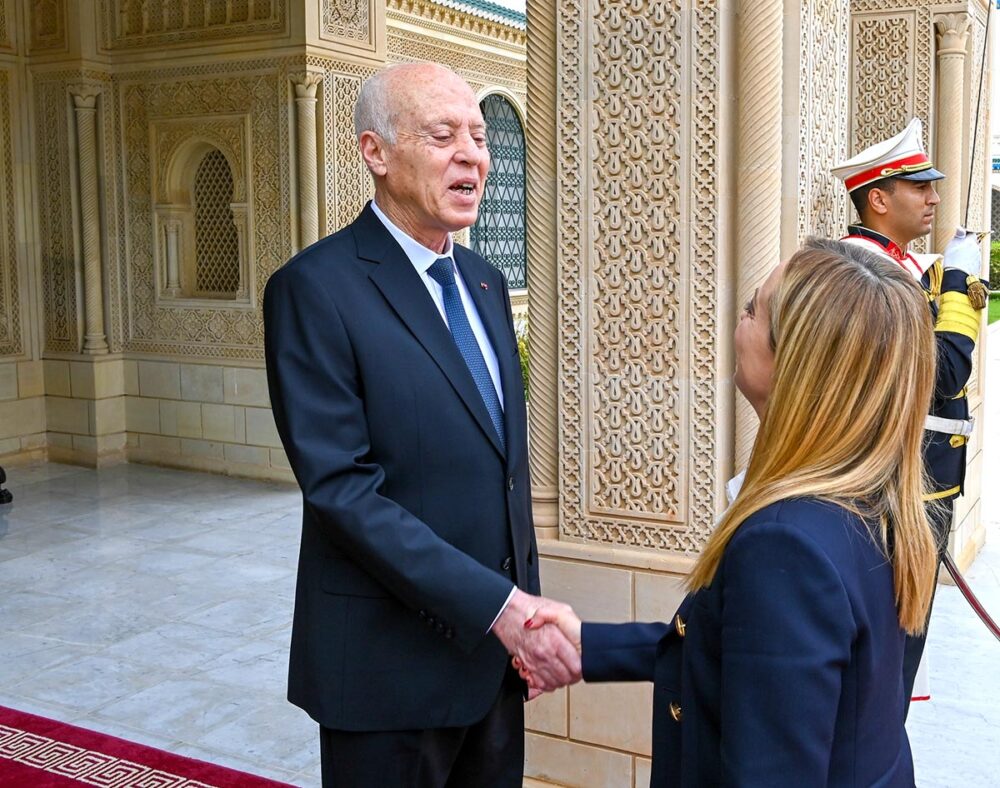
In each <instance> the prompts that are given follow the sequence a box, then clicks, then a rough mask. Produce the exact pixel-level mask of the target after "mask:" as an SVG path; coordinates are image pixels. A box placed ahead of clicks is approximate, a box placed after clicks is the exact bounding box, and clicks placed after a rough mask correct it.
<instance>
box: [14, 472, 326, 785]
mask: <svg viewBox="0 0 1000 788" xmlns="http://www.w3.org/2000/svg"><path fill="white" fill-rule="evenodd" d="M8 476H9V484H8V485H7V486H8V487H9V488H10V489H11V490H12V491H13V492H14V502H13V504H11V505H8V506H3V507H0V705H5V706H10V707H13V708H17V709H21V710H23V711H28V712H33V713H37V714H42V715H45V716H48V717H54V718H56V719H60V720H64V721H66V722H73V723H76V724H78V725H82V726H84V727H87V728H93V729H95V730H100V731H103V732H105V733H110V734H113V735H116V736H121V737H123V738H126V739H131V740H133V741H139V742H142V743H145V744H150V745H152V746H155V747H160V748H163V749H167V750H171V751H174V752H178V753H181V754H183V755H190V756H193V757H196V758H201V759H203V760H208V761H212V762H214V763H221V764H224V765H228V766H232V767H234V768H237V769H242V770H244V771H248V772H252V773H255V774H261V775H265V776H268V777H272V778H275V779H279V780H284V781H286V782H289V783H293V784H295V785H300V786H313V785H318V784H319V751H318V737H317V734H316V727H315V725H314V724H313V723H312V721H311V720H309V718H308V717H307V716H306V715H305V714H304V713H303V712H301V711H299V710H298V709H296V708H295V707H293V706H291V705H290V704H288V703H287V702H286V701H285V676H286V672H287V667H288V639H289V631H290V625H291V610H292V599H293V590H294V579H295V561H296V556H297V551H298V534H299V523H300V512H301V503H300V496H299V494H298V491H297V490H296V489H295V488H293V487H291V486H288V485H280V484H266V483H260V482H252V481H244V480H239V479H229V478H225V477H219V476H212V475H209V474H202V473H189V472H184V471H175V470H167V469H163V468H152V467H147V466H142V465H120V466H116V467H113V468H108V469H104V470H100V471H95V470H88V469H84V468H77V467H72V466H67V465H57V464H53V463H49V464H43V465H35V466H26V467H13V468H8Z"/></svg>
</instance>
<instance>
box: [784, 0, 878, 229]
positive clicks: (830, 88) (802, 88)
mask: <svg viewBox="0 0 1000 788" xmlns="http://www.w3.org/2000/svg"><path fill="white" fill-rule="evenodd" d="M799 8H800V17H799V91H798V97H799V140H798V144H799V155H798V175H799V177H798V181H799V188H798V194H799V204H798V228H797V238H796V240H797V242H798V243H800V244H801V243H802V241H803V240H804V239H805V238H806V237H807V236H809V235H823V236H828V237H832V238H839V237H840V236H841V235H843V233H844V231H845V229H846V225H847V221H848V204H849V200H848V197H847V193H846V190H845V189H844V185H843V184H842V183H841V182H840V180H838V179H837V178H835V177H834V176H833V175H832V173H831V170H832V169H833V167H834V166H835V165H836V164H837V163H838V162H840V161H843V160H844V159H845V158H847V155H846V154H847V119H848V115H849V113H848V83H849V81H850V77H849V75H850V69H849V68H848V56H849V52H850V11H849V10H848V8H847V6H846V5H845V4H844V3H843V2H842V0H802V2H800V3H799ZM785 76H786V79H787V78H788V77H790V76H791V75H790V74H786V75H785ZM886 76H887V77H888V75H886Z"/></svg>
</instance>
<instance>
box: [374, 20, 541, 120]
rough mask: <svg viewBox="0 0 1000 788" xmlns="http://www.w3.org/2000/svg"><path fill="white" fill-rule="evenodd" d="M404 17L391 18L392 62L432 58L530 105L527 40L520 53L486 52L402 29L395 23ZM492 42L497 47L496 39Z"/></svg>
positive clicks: (389, 55) (389, 47)
mask: <svg viewBox="0 0 1000 788" xmlns="http://www.w3.org/2000/svg"><path fill="white" fill-rule="evenodd" d="M400 18H402V16H400V15H394V14H390V15H389V17H388V21H389V28H388V39H387V40H388V43H387V52H386V58H387V60H388V61H389V62H392V63H404V62H413V61H418V60H429V61H432V62H435V63H444V64H445V65H448V66H450V67H451V68H453V69H454V70H455V71H456V72H458V73H459V74H461V75H462V76H463V77H465V79H466V80H467V81H468V82H469V84H470V85H472V87H473V89H474V90H476V91H481V90H483V89H484V88H487V87H490V86H499V87H504V88H507V89H508V90H510V91H511V92H512V93H513V94H514V95H515V96H516V97H517V99H518V102H519V104H520V106H521V107H524V106H525V105H526V104H527V95H526V93H525V80H526V76H527V75H526V71H525V59H524V50H523V42H522V45H521V52H520V54H518V53H517V51H516V49H514V50H513V51H511V52H510V55H509V56H507V57H504V56H498V55H499V53H498V52H497V51H495V50H494V51H490V52H486V51H483V50H481V49H479V48H477V47H475V46H474V45H468V46H463V45H456V44H454V43H452V42H450V41H447V40H445V39H442V38H438V37H436V36H434V35H432V34H430V32H428V34H418V33H414V32H413V31H412V30H403V29H400V28H398V27H396V26H394V25H393V21H394V20H397V19H400ZM420 21H421V22H423V20H420ZM472 43H473V42H470V44H472ZM490 43H491V44H493V46H494V47H495V42H490Z"/></svg>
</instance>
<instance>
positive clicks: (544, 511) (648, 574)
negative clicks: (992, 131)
mask: <svg viewBox="0 0 1000 788" xmlns="http://www.w3.org/2000/svg"><path fill="white" fill-rule="evenodd" d="M988 7H989V4H988V2H986V0H966V2H939V1H938V0H851V1H850V2H848V0H801V1H800V2H799V1H796V2H793V1H792V0H738V2H720V1H712V0H633V1H632V2H629V3H623V2H601V3H580V2H578V0H527V17H528V20H527V30H525V29H524V28H523V26H519V25H518V24H514V23H512V22H511V21H510V20H509V19H508V20H506V21H505V19H504V18H502V16H498V15H496V14H491V13H488V12H483V11H482V9H480V11H479V12H476V11H475V10H474V9H473V10H470V8H469V4H467V3H466V4H463V3H461V2H452V0H440V1H439V2H435V0H351V1H350V2H345V1H344V0H197V2H195V1H194V0H143V1H142V2H140V0H81V2H68V0H0V462H3V463H7V462H16V461H19V460H22V459H24V458H32V457H42V456H48V457H51V458H53V459H58V460H63V461H69V462H78V463H87V464H104V463H113V462H120V461H124V460H130V461H136V462H150V463H158V464H166V465H174V466H181V467H189V468H196V469H203V470H208V471H215V472H221V473H232V474H239V475H246V476H254V477H261V478H278V479H290V478H291V474H290V471H289V468H288V463H287V459H286V457H285V455H284V453H283V451H282V449H281V446H280V442H279V441H278V438H277V434H276V432H275V428H274V423H273V419H272V417H271V412H270V408H269V402H268V396H267V387H266V380H265V375H264V368H263V362H262V339H263V326H262V321H261V307H260V299H261V296H262V293H263V288H264V284H265V282H266V281H267V278H268V276H270V274H271V273H272V272H273V271H274V270H275V269H276V268H277V267H278V266H280V265H281V264H282V263H283V262H284V261H285V260H286V259H288V257H290V256H291V255H292V254H294V253H295V252H296V251H297V250H298V249H300V248H302V247H303V246H305V245H307V244H309V243H311V242H312V241H313V240H315V239H316V238H318V237H321V236H323V235H325V234H327V233H329V232H332V231H334V230H336V229H338V228H339V227H341V226H343V225H344V224H345V223H347V222H348V221H350V220H351V219H352V218H353V217H354V216H355V215H356V214H357V212H358V210H359V209H360V208H361V206H362V205H363V204H364V201H365V200H366V199H367V197H368V196H369V194H370V182H369V179H368V177H367V174H366V173H365V171H364V169H363V167H362V165H361V163H360V161H359V158H358V156H357V155H356V151H355V142H354V134H353V127H352V121H351V111H352V108H353V104H354V100H355V98H356V96H357V92H358V89H359V86H360V84H361V81H362V80H363V79H364V78H365V76H367V75H368V74H370V73H372V72H373V71H374V70H376V69H377V68H379V67H380V66H382V65H383V64H385V63H387V62H401V61H408V60H435V61H440V62H445V63H448V64H450V65H451V66H452V67H454V68H455V69H456V70H457V71H459V72H460V73H461V74H463V75H464V76H465V77H466V78H467V79H468V80H469V82H470V83H471V84H472V85H473V87H474V88H475V89H476V91H477V92H478V93H479V95H481V96H485V95H487V94H490V93H500V94H502V95H503V96H505V97H507V98H508V99H509V100H510V101H511V102H512V103H513V105H514V106H515V107H516V109H517V112H518V114H519V117H520V118H521V119H522V120H523V121H525V124H526V131H527V194H528V203H527V218H528V238H527V250H528V266H527V275H528V293H527V296H524V295H521V296H519V299H518V300H521V301H523V300H524V299H525V298H526V299H527V301H528V309H529V312H530V319H531V332H532V333H531V343H532V344H531V354H532V365H531V367H532V382H531V401H530V411H531V423H530V429H531V446H530V448H531V471H532V479H533V491H534V504H535V520H536V526H537V528H538V534H539V537H540V548H541V554H542V562H541V563H542V582H543V590H544V592H545V593H546V594H548V595H551V596H554V597H556V598H559V599H563V600H566V601H568V602H570V603H571V604H573V605H574V607H576V609H577V611H578V612H579V613H580V614H581V616H583V617H584V618H589V619H597V620H612V621H624V620H631V619H639V620H650V619H664V618H666V617H669V615H671V613H672V611H673V609H674V606H675V604H676V602H677V601H678V600H679V599H680V597H681V594H682V588H681V585H682V580H683V577H684V574H685V573H686V571H687V570H688V569H689V567H690V566H691V564H692V561H693V558H694V556H695V555H696V554H697V552H698V550H699V549H700V547H701V545H702V544H703V543H704V541H705V539H706V537H707V535H708V534H709V532H710V531H711V529H712V527H713V523H714V520H715V518H716V516H717V515H718V513H719V511H720V510H721V507H722V505H723V499H722V487H723V484H724V483H725V480H726V479H727V478H728V477H729V476H731V475H732V473H733V472H734V470H735V469H737V468H738V467H739V465H740V464H741V462H742V461H744V460H745V458H746V456H747V454H748V452H749V448H750V446H751V445H752V441H753V435H754V430H755V428H756V423H755V421H754V417H753V414H752V412H751V411H750V410H749V409H748V408H746V407H745V405H744V404H743V403H741V402H740V401H739V399H738V397H737V396H736V394H735V392H734V389H733V386H732V383H731V376H732V370H733V353H732V346H731V341H730V337H731V336H732V331H733V328H734V326H735V320H736V314H737V310H738V305H740V304H742V303H743V302H744V301H745V299H746V298H747V296H748V295H749V294H750V293H751V292H752V291H753V289H754V287H756V286H757V284H758V283H759V282H760V281H761V280H762V279H763V277H764V276H765V275H766V273H767V271H768V270H769V269H770V267H771V266H772V265H773V264H774V263H775V262H777V261H778V260H779V259H780V258H781V257H782V256H786V255H788V254H789V253H790V252H791V251H792V250H794V249H795V247H796V246H797V245H798V243H799V242H800V241H801V240H802V239H803V238H804V237H805V236H807V235H809V234H822V235H833V236H837V235H840V234H841V233H842V231H843V228H844V226H845V225H846V223H847V221H848V219H849V217H850V212H849V203H848V200H847V198H846V195H845V194H844V192H843V189H842V186H841V184H839V182H836V181H835V180H834V179H833V178H832V177H831V176H830V174H829V170H830V168H831V166H832V165H833V164H834V163H835V162H836V161H837V160H838V159H841V158H843V157H846V156H847V155H850V154H852V153H853V152H855V151H857V150H859V149H860V148H862V147H864V146H866V145H868V144H870V143H871V142H873V141H875V140H876V139H878V138H879V137H882V136H886V135H889V134H891V133H895V132H896V131H898V130H899V129H900V128H902V127H903V125H905V122H906V120H907V119H908V118H909V117H911V116H913V115H916V116H917V117H920V118H921V119H922V120H923V121H924V127H925V130H926V131H925V133H926V134H927V139H926V140H925V142H926V143H927V144H928V146H929V150H930V151H932V153H933V155H934V156H935V157H936V160H937V161H938V162H939V165H940V163H942V162H947V171H948V174H949V179H948V181H946V183H947V184H948V187H947V188H948V189H949V191H947V193H946V198H945V202H944V204H943V205H942V211H941V214H940V216H939V219H938V225H937V228H936V232H935V234H934V236H933V238H932V239H931V241H929V243H931V244H933V243H940V239H941V238H943V237H946V235H947V234H948V233H949V232H950V228H951V227H953V226H954V225H955V224H957V223H959V222H964V221H965V216H966V208H967V206H966V204H965V203H966V200H967V199H968V198H967V197H966V195H967V194H971V199H970V200H969V201H970V202H971V204H970V205H969V206H968V216H969V219H968V225H969V226H970V227H973V228H979V227H983V228H985V227H986V226H987V223H988V212H989V204H988V201H986V200H985V199H984V196H985V194H986V193H987V192H986V189H987V182H986V177H987V167H986V162H987V155H988V145H987V144H986V136H985V129H987V128H988V117H987V115H988V108H989V102H988V101H984V102H983V107H982V110H981V112H980V115H979V122H978V125H976V123H975V119H976V105H977V97H978V95H979V92H980V91H981V92H982V94H983V95H986V96H988V95H989V91H990V85H989V76H988V75H989V69H988V67H987V72H986V73H987V76H986V79H985V81H984V83H983V84H982V85H980V84H979V73H980V63H981V62H982V61H981V57H982V53H983V51H984V46H985V42H984V31H985V21H986V14H987V9H988ZM977 139H978V145H977V146H976V147H975V155H974V156H973V144H974V141H975V140H977ZM940 166H944V165H940ZM970 181H971V184H972V188H971V190H970V188H969V184H970ZM199 190H200V191H199ZM202 194H208V195H210V196H213V199H215V202H214V203H212V204H214V205H217V206H221V207H220V208H219V209H220V210H224V211H229V212H230V214H227V216H228V215H231V229H230V230H229V231H228V233H227V234H223V235H221V236H219V237H217V238H216V239H215V242H214V243H213V244H209V245H205V236H204V234H199V232H198V228H199V226H200V225H199V222H203V221H207V219H206V218H205V217H204V216H203V215H202V214H200V213H199V210H198V207H197V206H198V205H201V204H202V203H201V202H200V198H199V196H198V195H202ZM228 226H229V225H227V227H228ZM463 237H467V234H463ZM199 244H202V246H199ZM922 248H926V247H923V246H922ZM203 262H204V265H202V263H203ZM979 358H980V359H981V358H982V351H981V350H980V355H979ZM977 369H978V365H977ZM980 380H981V379H980V377H979V376H978V374H977V373H974V375H973V380H972V381H971V382H970V386H969V392H970V402H971V405H972V407H973V410H974V413H975V414H976V415H978V414H979V413H981V411H982V397H983V392H982V388H981V384H980ZM982 438H983V436H982V428H981V426H980V427H978V428H977V432H976V434H975V435H974V436H973V438H972V442H971V444H970V452H969V457H970V467H969V479H968V489H967V493H966V495H965V497H964V498H962V499H960V503H959V507H958V523H959V526H958V528H957V530H956V533H955V536H954V538H953V539H954V543H953V550H954V552H955V553H956V555H958V556H959V557H960V562H961V563H964V564H967V563H969V562H971V560H972V559H973V558H974V556H975V552H976V550H977V549H978V546H979V545H981V544H982V540H983V538H984V530H983V527H982V524H981V516H980V504H979V497H980V496H979V491H980V467H981V459H982V453H981V445H982ZM650 698H651V688H650V687H648V686H638V685H635V686H633V685H621V686H616V687H600V686H577V687H574V688H572V689H570V690H568V691H567V690H564V691H561V692H558V693H555V694H553V695H551V696H546V697H544V698H542V699H540V700H538V701H535V702H533V703H532V704H530V705H529V706H528V707H527V718H528V727H529V734H528V738H527V767H526V768H527V775H528V777H529V778H530V779H531V780H537V781H548V782H553V783H557V784H564V785H581V786H633V785H634V786H640V785H645V784H647V783H648V774H649V760H648V757H649V753H650V724H649V723H650V715H651V710H650Z"/></svg>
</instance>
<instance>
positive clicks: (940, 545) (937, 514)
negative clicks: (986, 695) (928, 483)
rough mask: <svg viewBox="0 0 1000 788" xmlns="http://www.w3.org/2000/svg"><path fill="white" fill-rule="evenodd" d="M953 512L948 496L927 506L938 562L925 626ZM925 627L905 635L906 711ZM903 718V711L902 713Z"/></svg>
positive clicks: (908, 707) (908, 708)
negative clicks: (920, 631) (919, 631)
mask: <svg viewBox="0 0 1000 788" xmlns="http://www.w3.org/2000/svg"><path fill="white" fill-rule="evenodd" d="M954 514H955V499H954V498H948V499H947V500H943V501H932V502H930V503H929V504H928V506H927V519H928V520H930V523H931V530H932V531H934V539H935V541H936V542H937V550H938V562H937V569H936V570H935V572H934V591H933V592H932V593H931V604H930V607H928V608H927V627H929V626H930V623H931V609H932V608H933V607H934V595H935V594H936V593H937V579H938V574H939V573H940V572H941V561H942V560H943V559H944V553H945V550H947V549H948V535H949V534H950V533H951V521H952V519H953V517H954ZM927 627H925V628H924V631H923V634H921V635H907V636H906V644H905V645H904V647H903V692H904V695H903V698H904V703H905V704H906V712H908V711H909V710H910V698H912V697H913V682H914V681H915V680H916V678H917V667H918V666H919V665H920V657H921V656H922V655H923V653H924V646H925V645H926V644H927ZM904 719H905V713H904Z"/></svg>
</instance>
